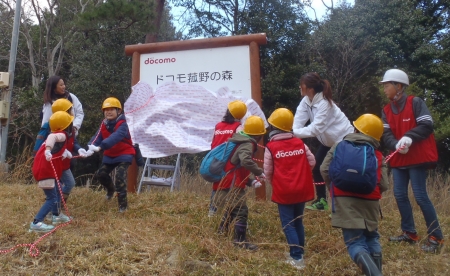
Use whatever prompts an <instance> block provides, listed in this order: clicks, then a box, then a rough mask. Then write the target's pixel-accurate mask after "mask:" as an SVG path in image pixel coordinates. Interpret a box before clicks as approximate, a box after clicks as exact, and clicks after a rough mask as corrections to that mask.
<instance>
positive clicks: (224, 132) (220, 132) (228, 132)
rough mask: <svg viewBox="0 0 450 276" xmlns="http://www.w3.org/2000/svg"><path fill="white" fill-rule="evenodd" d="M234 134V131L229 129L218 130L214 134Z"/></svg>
mask: <svg viewBox="0 0 450 276" xmlns="http://www.w3.org/2000/svg"><path fill="white" fill-rule="evenodd" d="M233 133H234V131H233V130H231V129H228V130H216V131H215V132H214V134H215V135H221V134H233Z"/></svg>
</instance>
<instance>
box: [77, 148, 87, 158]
mask: <svg viewBox="0 0 450 276" xmlns="http://www.w3.org/2000/svg"><path fill="white" fill-rule="evenodd" d="M78 154H79V155H80V156H81V157H83V158H86V157H88V154H87V152H86V150H85V149H79V150H78Z"/></svg>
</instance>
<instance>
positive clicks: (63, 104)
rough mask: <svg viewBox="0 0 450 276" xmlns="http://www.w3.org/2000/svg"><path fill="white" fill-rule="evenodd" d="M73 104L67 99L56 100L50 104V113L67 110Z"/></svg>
mask: <svg viewBox="0 0 450 276" xmlns="http://www.w3.org/2000/svg"><path fill="white" fill-rule="evenodd" d="M72 106H73V104H72V103H71V102H70V101H69V100H68V99H58V100H56V101H55V102H54V103H53V104H52V113H55V112H56V111H65V112H67V110H69V109H70V108H71V107H72Z"/></svg>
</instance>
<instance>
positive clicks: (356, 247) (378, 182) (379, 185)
mask: <svg viewBox="0 0 450 276" xmlns="http://www.w3.org/2000/svg"><path fill="white" fill-rule="evenodd" d="M353 125H354V127H355V133H350V134H347V135H346V136H345V137H344V139H343V141H341V142H337V143H336V144H334V145H333V146H332V147H331V149H330V151H328V153H327V155H326V156H325V159H324V161H323V163H322V165H321V166H320V171H321V173H322V176H323V178H324V180H325V182H326V184H327V185H328V187H329V188H330V191H331V195H332V202H333V204H332V206H333V213H332V214H333V215H332V216H331V225H332V226H333V227H337V228H341V229H342V234H343V237H344V242H345V245H346V246H347V251H348V253H349V255H350V257H351V258H352V260H353V261H354V262H355V263H356V264H357V265H358V266H359V267H360V268H361V269H362V271H363V272H364V274H365V275H382V273H381V268H382V265H381V263H382V256H381V245H380V242H379V238H380V235H379V234H378V217H379V215H380V203H379V200H380V199H381V193H382V192H384V191H386V190H387V189H388V177H387V165H386V163H385V161H384V158H383V155H382V154H381V152H380V151H379V150H378V148H379V147H380V138H381V135H382V134H383V122H382V121H381V119H380V118H379V117H377V116H375V115H373V114H364V115H361V116H360V117H359V118H358V119H357V120H356V121H354V122H353ZM344 144H345V145H347V144H348V145H350V147H351V148H359V149H364V151H361V153H362V154H361V156H364V158H365V157H366V156H371V157H373V159H364V161H367V162H364V165H363V166H364V169H365V170H359V171H357V170H351V169H346V170H342V169H341V170H340V171H341V173H342V172H343V173H344V174H346V173H347V175H348V174H351V176H350V177H349V179H347V181H346V183H348V182H349V181H350V180H354V179H355V176H356V175H365V171H366V173H369V172H368V171H369V170H370V171H371V172H370V173H371V175H372V176H373V179H371V181H364V182H359V180H360V179H359V178H358V181H356V182H357V183H356V184H355V185H354V186H352V188H350V189H349V188H348V187H349V186H346V188H345V189H344V187H343V186H340V187H341V188H338V187H337V186H338V184H337V183H338V182H337V179H335V178H333V177H335V176H334V174H332V171H333V169H332V167H333V161H336V160H338V161H337V162H341V163H345V162H343V161H342V160H348V161H350V163H352V164H355V167H357V165H361V164H360V163H362V162H360V160H358V159H357V157H359V156H360V155H357V156H354V155H351V154H350V153H349V152H350V151H349V150H344V151H339V150H338V148H339V147H342V145H344ZM346 149H348V148H346ZM369 160H370V161H373V162H370V161H369ZM335 164H336V163H335ZM370 165H373V166H370ZM372 170H373V171H372ZM364 180H368V178H365V179H364ZM330 182H332V185H331V186H330ZM367 183H373V186H370V185H368V186H370V187H371V188H370V189H368V190H367V191H366V190H365V191H364V193H362V192H361V189H362V188H363V187H364V188H365V187H367ZM356 189H358V190H356Z"/></svg>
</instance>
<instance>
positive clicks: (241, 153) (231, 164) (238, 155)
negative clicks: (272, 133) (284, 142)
mask: <svg viewBox="0 0 450 276" xmlns="http://www.w3.org/2000/svg"><path fill="white" fill-rule="evenodd" d="M265 133H266V128H265V126H264V121H263V119H262V118H261V117H258V116H250V117H248V118H247V120H246V121H245V123H244V128H243V130H242V131H240V132H238V133H235V134H233V136H232V137H231V138H230V139H228V142H232V143H235V144H237V146H236V147H235V149H234V152H233V153H232V154H231V157H230V160H228V162H227V164H226V165H225V171H226V172H229V173H227V174H226V175H225V176H224V178H223V179H222V180H221V181H220V184H219V186H218V187H217V194H216V196H215V198H214V203H215V204H216V206H218V208H219V209H224V207H225V210H224V215H223V217H222V221H221V223H220V227H219V232H222V233H223V232H227V231H228V227H229V225H233V224H234V245H235V246H238V247H241V248H245V249H249V250H257V249H258V247H257V246H256V245H254V244H251V243H249V242H248V241H247V239H246V232H247V219H248V207H247V201H246V193H245V187H246V186H253V187H254V188H259V187H261V185H262V184H261V183H260V182H259V180H263V179H264V178H265V175H264V173H263V169H261V168H260V167H258V164H256V162H255V161H253V155H254V154H255V152H256V150H257V144H258V142H259V141H260V140H261V138H262V137H263V135H264V134H265ZM251 174H253V175H255V176H257V177H258V178H259V180H256V179H255V178H254V177H253V176H252V175H251ZM225 203H226V204H225Z"/></svg>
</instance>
